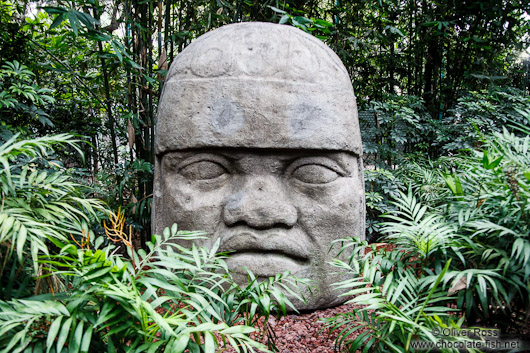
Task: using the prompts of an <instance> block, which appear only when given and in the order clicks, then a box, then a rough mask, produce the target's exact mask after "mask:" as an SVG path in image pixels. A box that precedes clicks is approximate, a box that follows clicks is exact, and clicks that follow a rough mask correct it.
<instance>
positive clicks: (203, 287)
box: [0, 135, 296, 353]
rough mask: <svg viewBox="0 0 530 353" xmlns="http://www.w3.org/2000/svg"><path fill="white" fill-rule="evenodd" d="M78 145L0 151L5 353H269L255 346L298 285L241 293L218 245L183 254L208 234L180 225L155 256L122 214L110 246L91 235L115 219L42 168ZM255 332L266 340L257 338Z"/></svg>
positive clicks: (35, 144) (278, 282)
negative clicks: (225, 352) (58, 152)
mask: <svg viewBox="0 0 530 353" xmlns="http://www.w3.org/2000/svg"><path fill="white" fill-rule="evenodd" d="M76 142H77V141H76V140H75V139H73V138H72V137H71V136H68V135H57V136H52V137H45V138H39V139H34V140H22V141H17V136H15V137H13V138H12V139H11V140H9V141H8V142H6V143H5V144H4V145H2V146H0V163H1V164H2V165H3V169H2V171H1V173H0V178H1V181H2V204H1V210H0V211H1V212H0V231H1V238H0V247H1V248H0V249H1V250H2V252H1V253H0V255H1V259H2V271H3V272H2V292H1V293H2V297H0V351H1V352H6V353H7V352H9V353H11V352H26V351H32V352H46V353H49V352H155V351H160V350H165V351H170V352H183V351H185V350H188V351H189V352H214V351H215V350H216V349H224V348H226V347H228V346H231V347H232V348H234V349H235V350H236V351H238V352H239V351H244V352H247V351H254V350H255V349H259V350H260V351H268V349H267V346H265V345H264V344H263V343H260V342H259V340H262V339H264V338H265V337H264V336H265V335H267V331H266V328H267V327H268V326H267V320H268V319H269V317H270V315H272V314H278V315H285V313H286V310H287V307H288V306H292V305H291V303H290V301H289V299H288V298H287V297H286V296H285V295H284V291H285V292H289V293H291V294H292V295H294V296H295V297H296V293H295V292H294V291H293V290H292V289H291V288H294V287H296V280H295V279H294V278H293V277H291V276H290V275H289V274H288V273H284V274H278V275H276V276H275V277H272V278H269V279H268V280H265V281H259V282H258V281H257V280H256V278H254V277H253V276H252V274H249V278H250V280H249V283H248V285H247V286H246V287H243V288H241V287H240V286H239V285H238V284H236V283H235V281H234V280H233V279H232V277H231V275H230V273H228V269H227V267H226V264H225V263H224V261H223V258H224V255H223V254H218V253H217V249H218V244H216V245H215V246H214V247H213V248H211V249H207V248H198V247H195V246H193V247H192V248H191V249H187V248H184V247H182V246H180V245H178V244H177V243H176V241H178V240H183V239H186V240H191V239H195V238H197V237H200V236H201V234H200V233H198V232H184V231H178V230H177V227H176V225H174V226H173V227H172V228H171V229H166V230H165V231H164V233H163V234H162V235H156V236H153V237H152V239H151V241H150V242H147V244H146V246H147V249H148V251H145V250H143V249H139V250H135V248H134V246H133V244H132V235H133V233H132V226H129V227H128V228H129V229H126V227H125V217H124V215H123V213H121V212H118V214H117V215H116V214H114V213H110V214H109V221H108V222H107V221H106V222H104V228H105V233H106V236H102V235H99V236H97V235H96V234H95V233H94V232H92V231H91V229H90V225H91V224H92V223H93V221H94V220H98V219H100V218H101V217H100V216H101V215H105V214H107V213H109V212H108V211H107V210H106V208H105V207H104V206H103V204H102V203H101V202H99V201H97V200H94V199H85V198H83V197H82V193H81V191H82V189H83V186H82V185H79V184H76V183H74V182H72V180H71V178H70V177H69V176H68V175H67V174H66V172H65V171H64V170H63V169H61V168H59V167H58V166H57V165H55V164H54V163H53V162H46V163H44V162H45V161H46V158H47V157H50V156H51V155H52V153H53V152H52V151H53V147H56V146H60V145H69V146H72V147H74V148H77V147H76V144H75V143H76ZM122 246H123V248H124V250H125V251H121V252H120V251H118V247H122ZM122 252H125V253H126V255H127V256H122V255H121V253H122ZM29 255H31V256H29ZM37 276H38V277H37ZM44 284H45V285H44ZM44 287H45V288H44ZM282 289H283V291H282ZM40 293H43V294H40ZM258 322H260V323H262V324H263V325H264V331H261V332H257V331H258V330H257V329H255V328H254V327H253V326H257V323H258ZM251 334H252V335H254V336H253V337H254V338H255V339H254V338H252V337H251ZM268 338H269V345H270V346H271V347H274V343H273V337H272V336H268Z"/></svg>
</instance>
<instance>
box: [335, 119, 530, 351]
mask: <svg viewBox="0 0 530 353" xmlns="http://www.w3.org/2000/svg"><path fill="white" fill-rule="evenodd" d="M519 114H520V117H519V121H523V120H526V124H525V125H512V129H513V130H515V131H517V132H518V135H516V134H515V133H514V132H510V131H508V130H507V129H506V128H504V129H503V131H502V132H496V133H494V134H493V135H489V136H484V138H483V140H482V141H481V146H480V149H479V150H471V151H467V152H466V151H464V152H461V153H460V154H458V155H457V156H454V157H452V158H451V159H447V158H441V159H440V160H439V161H437V162H431V163H430V164H426V163H424V164H425V165H427V166H430V167H426V166H425V165H424V166H421V165H420V164H418V163H416V164H411V165H409V167H408V168H407V169H406V170H405V171H402V172H401V173H402V174H401V176H402V178H403V179H404V180H405V181H406V183H408V184H409V185H410V188H409V191H408V193H407V194H404V193H400V195H399V197H398V198H397V200H396V201H395V202H394V203H393V206H394V210H393V211H391V212H389V213H388V214H387V215H386V218H387V219H389V221H387V222H385V223H384V224H382V228H381V233H383V234H386V236H385V237H384V238H383V240H384V241H385V242H386V244H383V245H381V244H379V245H378V244H372V245H368V244H367V243H359V242H358V241H356V240H355V239H350V240H343V243H342V250H343V251H344V250H345V249H347V248H353V249H354V251H353V255H352V257H351V258H350V261H349V262H348V263H346V262H341V261H337V262H336V263H335V265H336V266H337V267H338V268H340V269H341V270H343V271H347V272H348V273H350V274H352V275H353V276H352V278H351V279H348V280H345V281H344V282H341V283H338V284H337V286H338V287H339V288H347V289H350V291H349V292H348V293H347V294H346V295H356V297H354V298H353V299H351V300H350V302H351V303H356V304H360V305H361V307H360V308H358V309H354V310H353V311H352V312H350V313H346V314H342V315H339V316H337V317H335V318H332V319H330V320H327V322H328V324H329V327H330V328H331V329H332V330H339V332H340V339H339V340H338V341H337V346H338V347H341V346H343V345H345V346H347V347H348V349H349V351H352V352H354V351H356V350H357V349H362V350H363V351H370V350H371V349H373V350H375V351H381V352H384V351H388V350H392V351H396V352H407V351H410V350H411V349H412V348H413V346H411V344H412V343H411V342H413V341H414V340H421V341H430V342H433V343H436V342H438V340H440V339H442V338H441V337H436V336H434V335H433V334H432V332H433V330H434V329H437V330H440V329H442V328H446V327H447V328H455V329H459V328H461V327H462V326H463V325H465V327H469V326H472V325H480V326H482V327H495V328H498V329H499V330H501V331H502V332H504V333H506V332H518V331H519V330H521V329H523V328H524V326H525V324H526V322H527V321H528V313H529V309H530V242H529V241H530V239H529V237H530V222H529V219H528V212H529V209H530V169H529V166H530V153H529V152H530V151H529V149H530V129H529V128H528V126H529V125H530V124H529V123H530V111H528V110H525V111H519ZM433 165H434V166H438V165H441V166H445V167H443V168H441V169H440V168H438V167H434V168H433V167H432V166H433ZM449 167H450V168H451V169H449ZM449 170H451V171H449ZM405 176H406V177H405ZM426 186H428V188H426ZM413 190H414V192H415V194H416V195H418V196H417V197H416V196H415V195H414V194H413ZM420 200H421V201H420ZM354 332H358V333H359V335H357V336H356V338H355V339H351V338H350V335H351V334H352V333H354ZM457 338H458V337H457ZM443 339H445V340H447V337H443Z"/></svg>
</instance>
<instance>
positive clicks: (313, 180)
mask: <svg viewBox="0 0 530 353" xmlns="http://www.w3.org/2000/svg"><path fill="white" fill-rule="evenodd" d="M291 175H292V176H293V177H294V178H296V179H298V180H300V181H302V182H304V183H308V184H327V183H331V182H332V181H335V180H337V178H338V177H339V176H340V175H339V173H337V172H336V171H334V170H333V169H331V168H329V167H326V166H323V165H321V164H304V165H301V166H299V167H298V168H296V169H295V170H294V171H293V172H292V174H291Z"/></svg>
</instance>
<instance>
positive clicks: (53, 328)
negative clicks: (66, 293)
mask: <svg viewBox="0 0 530 353" xmlns="http://www.w3.org/2000/svg"><path fill="white" fill-rule="evenodd" d="M62 319H63V317H62V316H59V317H57V318H56V319H55V320H54V321H53V322H52V324H51V325H50V329H49V330H48V337H47V338H46V347H48V348H47V349H46V353H49V352H50V350H51V348H52V346H53V343H54V342H55V337H57V333H58V332H59V328H60V327H61V321H62Z"/></svg>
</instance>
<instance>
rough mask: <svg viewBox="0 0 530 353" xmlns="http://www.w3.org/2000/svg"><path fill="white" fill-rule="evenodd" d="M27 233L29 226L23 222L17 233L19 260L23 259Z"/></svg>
mask: <svg viewBox="0 0 530 353" xmlns="http://www.w3.org/2000/svg"><path fill="white" fill-rule="evenodd" d="M27 235H28V230H27V228H26V227H25V226H24V225H23V224H21V225H20V229H19V231H18V235H17V256H18V258H19V260H22V253H23V251H24V245H25V244H26V238H27Z"/></svg>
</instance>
